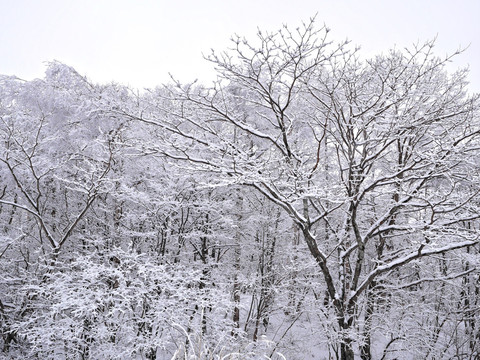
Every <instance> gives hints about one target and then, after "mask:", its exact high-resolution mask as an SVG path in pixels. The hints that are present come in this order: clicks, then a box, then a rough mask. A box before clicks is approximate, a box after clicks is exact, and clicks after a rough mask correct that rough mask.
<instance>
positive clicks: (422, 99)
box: [117, 21, 480, 360]
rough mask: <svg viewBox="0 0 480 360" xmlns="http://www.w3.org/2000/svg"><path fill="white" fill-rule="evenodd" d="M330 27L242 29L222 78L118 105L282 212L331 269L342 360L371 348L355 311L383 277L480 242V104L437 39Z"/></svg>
mask: <svg viewBox="0 0 480 360" xmlns="http://www.w3.org/2000/svg"><path fill="white" fill-rule="evenodd" d="M328 32H329V29H327V28H326V27H322V28H320V29H317V28H316V27H315V25H314V21H311V22H309V23H306V24H303V26H301V27H299V28H297V29H294V30H291V29H290V28H288V27H286V26H285V27H284V28H282V29H281V30H280V31H278V32H274V33H268V32H261V31H260V32H259V33H258V37H257V42H256V43H252V42H249V41H247V40H245V39H242V38H240V37H235V38H233V39H232V44H233V49H232V50H230V51H227V52H224V53H220V54H218V53H215V52H212V54H211V55H210V56H209V57H208V60H209V61H211V62H212V63H213V64H214V65H215V67H216V68H217V70H218V81H217V82H215V83H214V85H213V86H212V87H209V88H207V87H203V86H198V85H196V84H190V85H181V84H179V83H177V84H176V85H175V86H170V87H166V89H165V90H162V92H159V93H156V94H150V95H148V96H146V97H144V98H143V99H142V102H143V103H142V104H141V105H140V110H139V111H136V112H133V111H132V110H128V109H127V110H119V111H118V112H117V113H118V114H119V115H123V116H128V117H129V118H131V119H135V120H138V121H141V122H143V123H147V124H150V125H152V126H154V127H159V128H161V129H162V135H161V141H159V143H157V144H155V145H152V151H154V152H155V153H160V154H163V155H166V156H168V157H170V158H172V159H176V160H179V161H183V162H184V166H185V167H186V168H188V169H189V170H193V171H196V172H197V173H199V172H209V173H211V174H216V175H217V177H216V184H217V185H235V186H237V185H241V186H243V187H244V188H245V190H247V189H254V190H256V191H258V192H259V193H261V194H263V196H265V197H266V198H267V199H269V200H270V201H272V202H273V203H274V204H276V205H278V206H279V207H280V208H281V209H283V210H284V211H285V212H286V213H287V214H288V215H289V216H290V218H291V219H292V221H293V222H294V224H295V226H296V227H297V228H298V230H299V231H300V232H301V233H302V234H303V239H304V243H305V245H306V246H307V248H308V250H309V252H310V254H311V256H312V257H313V258H314V259H315V261H316V263H317V265H318V268H319V270H320V272H321V274H322V276H323V282H324V286H325V292H326V299H325V303H326V304H327V303H328V304H330V306H331V307H332V308H333V309H334V314H333V316H334V317H335V319H336V322H337V327H336V329H335V331H336V332H337V335H338V338H339V339H340V358H341V359H344V360H348V359H353V357H354V348H355V347H356V346H360V344H364V345H362V346H361V354H362V358H363V359H369V358H371V349H370V343H371V342H370V330H369V329H368V325H367V327H366V328H365V329H364V332H363V333H362V331H359V330H358V321H359V320H360V318H361V317H362V316H366V317H367V319H366V323H367V324H368V322H369V321H370V320H369V319H368V317H370V316H371V315H372V311H373V308H372V301H374V300H375V297H377V296H380V295H379V292H378V291H376V290H374V289H376V288H377V286H378V284H379V283H382V282H383V281H384V279H387V278H389V277H392V276H395V274H396V273H397V271H401V270H400V269H402V268H406V266H407V265H408V264H410V263H412V262H414V261H415V262H416V261H421V260H422V259H425V258H429V257H432V256H438V255H441V254H446V253H454V252H455V250H458V249H463V248H468V247H472V246H474V245H476V244H477V243H478V241H479V238H478V231H477V230H475V229H473V228H468V227H466V226H464V225H463V224H465V223H466V222H475V221H476V220H477V219H478V217H479V216H480V215H479V213H480V212H479V209H478V205H477V204H478V195H479V188H478V186H477V184H478V180H479V176H478V175H479V172H478V165H477V162H476V161H475V158H476V156H477V155H476V154H477V152H478V137H479V134H480V128H479V124H478V109H479V102H478V96H469V95H468V92H467V83H466V81H465V71H459V72H457V73H454V74H452V75H448V74H447V73H446V72H445V69H444V67H445V64H446V63H447V62H449V61H450V60H451V57H447V58H445V59H439V58H437V57H434V56H433V55H432V48H433V42H427V43H425V44H423V45H416V46H414V47H413V48H412V49H410V50H405V51H403V52H400V51H391V52H390V53H388V54H387V55H381V56H378V57H376V58H374V59H371V60H361V59H360V58H359V55H358V51H357V50H350V49H349V45H348V44H347V43H341V44H339V45H334V44H333V43H332V42H330V41H329V40H327V34H328ZM454 55H455V54H454ZM272 221H273V220H272ZM460 275H461V273H459V274H458V276H460ZM449 276H453V277H455V274H449ZM419 281H421V279H420V280H419ZM372 297H373V298H372ZM362 303H365V304H367V305H366V306H367V309H369V310H367V311H366V312H365V313H362V312H361V311H360V308H361V306H362ZM369 304H370V305H369ZM365 337H366V338H367V340H365Z"/></svg>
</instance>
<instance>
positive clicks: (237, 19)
mask: <svg viewBox="0 0 480 360" xmlns="http://www.w3.org/2000/svg"><path fill="white" fill-rule="evenodd" d="M315 14H317V22H318V23H319V24H323V23H325V24H326V25H327V26H328V27H330V28H331V30H332V31H331V33H330V34H331V39H332V40H336V41H341V40H343V39H345V38H348V39H350V40H352V42H353V43H355V44H358V45H360V46H361V48H362V53H363V54H365V56H367V57H368V56H371V55H373V54H377V53H380V52H382V51H383V52H385V51H387V50H388V49H390V48H392V47H393V46H396V47H397V48H403V47H405V46H411V44H413V43H415V42H417V41H421V42H423V41H425V40H429V39H432V38H434V37H435V36H437V46H436V53H437V55H439V56H444V55H445V54H447V53H451V52H454V51H455V50H456V49H457V48H459V47H460V46H461V47H467V46H469V48H468V49H467V50H466V52H465V53H463V54H462V55H460V56H458V57H457V59H456V61H455V62H454V63H453V64H452V66H451V69H455V68H458V67H464V66H467V65H469V66H470V70H471V73H470V81H471V89H472V91H475V92H480V0H448V1H447V0H402V1H395V0H383V1H381V0H362V1H353V0H330V1H325V0H236V1H229V0H197V1H195V0H183V1H182V0H176V1H175V0H168V1H167V0H156V1H155V0H81V1H80V0H78V1H74V0H0V45H1V46H0V74H7V75H17V76H18V77H20V78H23V79H26V80H30V79H33V78H36V77H43V73H44V71H45V62H47V61H51V60H54V59H55V60H59V61H61V62H63V63H66V64H68V65H71V66H73V67H74V68H75V69H76V70H77V71H78V72H80V73H81V74H84V75H87V76H88V77H89V78H90V79H92V80H93V81H95V82H109V81H116V82H119V83H123V84H128V85H131V86H133V87H137V88H143V87H153V86H155V85H159V84H161V83H164V82H167V81H168V80H169V75H168V73H169V72H170V73H172V74H173V75H174V76H175V77H176V78H178V79H180V80H182V81H192V80H194V79H196V78H198V79H200V80H201V81H209V80H210V79H213V78H214V75H213V71H212V70H211V65H210V64H209V63H208V62H206V61H205V60H203V58H202V53H208V52H209V51H210V49H211V48H214V49H216V50H222V49H225V48H226V47H228V46H229V42H228V40H229V38H230V36H231V35H232V34H234V33H237V34H239V35H245V36H246V37H247V38H252V37H253V36H254V35H255V32H256V29H257V27H259V28H261V29H266V30H276V29H278V28H280V27H281V26H282V24H284V23H286V24H289V25H291V26H292V27H296V26H297V25H299V24H300V23H301V21H302V20H307V21H308V19H309V18H310V17H312V16H314V15H315Z"/></svg>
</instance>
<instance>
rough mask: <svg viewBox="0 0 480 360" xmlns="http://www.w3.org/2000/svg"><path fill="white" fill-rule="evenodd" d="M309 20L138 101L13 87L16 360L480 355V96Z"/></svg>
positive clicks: (2, 190) (3, 289)
mask: <svg viewBox="0 0 480 360" xmlns="http://www.w3.org/2000/svg"><path fill="white" fill-rule="evenodd" d="M328 33H329V29H327V28H326V27H318V26H317V25H316V24H315V22H314V21H311V22H308V23H304V24H302V25H301V26H300V27H298V28H294V29H293V28H290V27H288V26H284V27H283V28H282V29H280V30H278V31H276V32H266V31H259V32H258V34H257V37H256V38H255V39H251V40H247V39H244V38H241V37H234V38H232V47H231V49H229V50H226V51H224V52H212V53H211V54H210V55H209V56H208V57H207V58H206V61H210V62H211V63H212V64H213V65H214V66H215V68H216V69H217V80H216V81H214V82H213V83H212V84H211V85H205V84H198V83H196V82H193V83H188V84H182V83H180V82H176V81H173V82H171V83H169V84H165V85H162V86H159V87H157V88H155V89H149V90H146V91H145V92H142V93H139V92H138V91H135V90H132V89H130V88H128V87H125V86H122V85H119V84H104V85H100V84H94V83H92V82H91V81H89V80H88V79H87V78H86V77H84V76H81V75H80V74H79V73H77V72H76V71H75V70H74V69H73V68H71V67H69V66H67V65H65V64H62V63H59V62H52V63H50V65H49V66H48V69H47V71H46V75H45V77H44V79H37V80H33V81H23V80H20V79H18V78H15V77H8V76H3V77H0V274H1V275H0V333H1V334H2V337H1V338H0V354H1V356H2V357H4V358H6V359H18V358H22V359H99V358H105V359H258V358H271V359H307V358H315V359H323V358H325V359H342V360H353V359H354V358H359V359H362V360H367V359H407V358H409V359H411V358H422V359H476V358H478V357H479V356H480V272H479V265H480V254H479V250H480V245H479V235H480V229H479V217H480V202H479V201H480V185H479V184H480V171H479V170H480V160H479V159H480V117H479V115H480V113H479V110H480V99H479V95H478V94H471V93H470V92H469V90H468V83H467V81H466V76H467V74H468V72H467V70H459V71H457V72H454V73H448V72H447V71H446V68H445V67H446V64H447V63H449V62H450V61H452V60H453V61H454V60H455V55H457V54H456V53H455V54H453V55H451V56H447V57H444V58H440V57H437V56H435V54H434V51H433V49H434V42H433V41H429V42H425V43H424V44H417V45H414V46H412V47H411V48H409V49H405V50H402V51H400V50H391V51H390V52H388V53H385V54H382V55H378V56H376V57H374V58H371V59H364V58H362V56H361V52H360V50H359V49H356V48H353V47H352V46H351V45H350V44H349V43H348V42H342V43H338V44H337V43H335V42H333V41H331V40H330V39H329V37H328Z"/></svg>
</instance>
